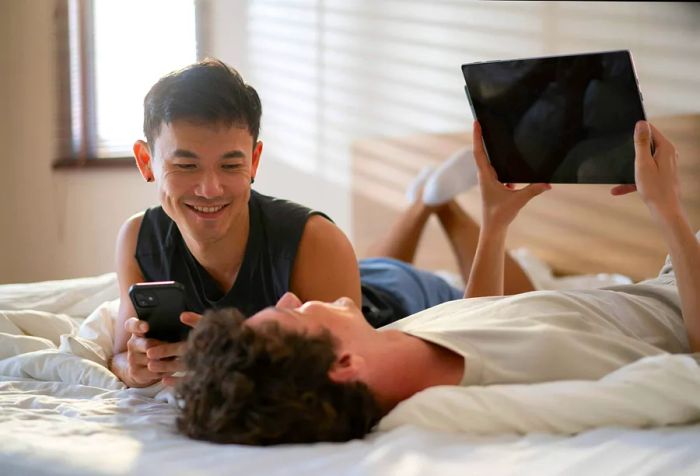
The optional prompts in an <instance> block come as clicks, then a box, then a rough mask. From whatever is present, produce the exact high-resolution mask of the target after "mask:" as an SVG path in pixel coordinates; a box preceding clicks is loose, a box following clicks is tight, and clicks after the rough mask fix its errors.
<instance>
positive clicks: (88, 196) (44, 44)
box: [0, 0, 700, 283]
mask: <svg viewBox="0 0 700 476" xmlns="http://www.w3.org/2000/svg"><path fill="white" fill-rule="evenodd" d="M199 3H200V4H201V6H202V7H203V9H204V11H205V13H206V16H205V18H208V21H207V23H206V25H204V27H203V28H201V29H200V37H201V38H202V40H203V44H202V53H203V54H208V55H212V56H218V57H220V58H222V59H223V60H224V61H227V62H229V63H231V64H233V65H236V66H237V67H239V69H240V70H241V71H242V73H243V74H244V75H245V77H246V78H247V79H248V80H249V81H250V82H251V83H253V84H254V85H256V86H257V85H258V82H260V84H261V87H260V90H261V96H262V99H263V107H264V111H265V112H264V115H263V129H262V130H263V134H267V136H263V138H264V139H265V140H266V151H265V158H264V163H263V165H262V169H261V176H260V179H259V180H258V181H256V186H257V187H258V189H259V190H261V191H263V192H267V193H274V194H276V195H280V196H285V197H287V198H291V199H295V200H298V201H301V202H304V203H307V204H309V205H311V206H313V207H317V208H320V209H322V210H324V211H326V212H328V213H329V214H330V215H331V216H333V217H334V218H335V219H336V221H337V222H338V223H339V224H340V226H341V227H342V228H343V229H345V230H346V232H348V233H350V232H351V231H352V230H350V192H349V183H348V181H349V178H348V177H349V173H348V171H349V167H348V161H349V150H348V147H349V146H350V145H351V144H352V142H353V141H354V140H356V139H358V138H362V137H364V136H366V135H367V134H369V133H370V132H371V134H373V135H379V136H381V135H395V134H402V133H414V132H418V131H420V130H421V127H423V130H424V131H454V130H459V129H461V128H466V126H467V125H468V124H467V123H468V119H469V113H468V107H467V104H466V100H465V99H464V97H463V94H462V91H461V84H460V81H461V78H460V77H459V75H458V74H457V75H454V74H453V73H452V72H450V73H448V72H447V70H450V71H452V70H454V65H455V64H458V63H460V62H466V61H469V60H470V59H475V60H476V59H484V58H485V57H496V56H498V57H509V56H518V55H521V54H528V53H533V54H551V53H556V52H560V51H586V50H598V49H606V48H611V47H615V48H619V47H623V48H624V47H629V48H631V49H632V50H633V53H634V55H635V58H636V62H637V67H638V72H639V76H640V83H641V84H642V85H643V88H644V92H645V96H646V99H647V102H646V104H647V108H648V113H649V115H650V116H653V115H658V114H668V113H676V112H699V111H700V96H698V95H697V91H698V90H699V89H700V83H699V81H700V79H699V78H700V63H699V62H698V61H697V60H696V59H697V58H698V57H700V43H699V33H698V32H699V31H700V24H699V19H700V13H699V12H700V10H699V9H698V8H699V7H697V6H696V5H693V4H690V3H688V4H680V3H676V4H654V3H642V2H639V3H624V4H623V3H619V4H618V3H607V2H604V3H595V2H593V3H588V2H570V3H569V2H476V3H474V2H454V1H453V2H435V3H431V8H430V9H428V10H421V8H422V7H421V5H426V4H427V3H426V2H419V1H410V0H409V1H406V2H397V1H383V2H368V1H359V0H358V1H356V2H340V1H330V0H328V1H325V2H314V1H311V0H304V1H300V0H297V1H294V0H290V1H288V2H271V1H263V0H259V1H253V2H243V1H226V0H199ZM284 5H292V6H293V7H295V8H296V9H297V11H298V12H303V11H304V9H305V8H308V7H313V8H312V9H315V11H317V12H318V8H319V7H320V6H327V7H329V8H330V12H331V13H332V14H335V15H336V16H337V15H338V14H343V15H344V14H345V13H347V14H348V15H349V16H348V17H347V18H349V19H350V20H351V22H350V23H349V24H344V25H343V29H342V31H341V33H342V32H348V31H350V32H351V33H352V34H353V35H355V36H356V33H359V35H360V36H359V37H358V38H360V44H361V45H362V47H361V48H360V49H359V53H358V54H357V55H356V57H354V58H352V61H354V62H355V64H356V66H357V68H359V70H360V71H362V70H364V71H365V74H364V75H363V74H360V75H359V78H360V80H361V79H362V77H363V76H366V77H367V78H370V79H373V82H372V83H367V82H365V83H362V82H360V83H357V84H354V85H353V88H356V89H354V90H348V91H349V92H356V91H357V92H359V93H356V94H349V95H346V98H345V99H343V101H345V102H340V103H338V102H337V101H338V96H329V94H330V93H331V92H333V88H332V86H334V85H333V83H332V82H329V81H331V80H336V79H337V78H338V77H337V75H336V73H335V72H334V71H333V70H331V69H328V68H327V67H328V66H332V65H333V64H335V63H334V62H333V61H335V59H334V57H332V56H328V55H329V54H331V53H334V52H335V53H338V56H337V58H343V57H344V54H345V51H344V50H342V48H343V46H342V45H343V41H345V39H346V38H344V37H343V36H342V34H340V35H339V36H338V35H337V36H336V37H333V38H336V39H337V40H338V41H339V43H337V44H333V45H332V46H333V48H330V49H328V48H327V49H326V50H324V51H325V53H324V54H325V55H326V56H321V57H320V59H319V60H318V66H320V67H326V68H325V69H324V71H326V73H325V74H326V76H325V79H324V81H325V82H324V83H323V84H325V85H326V89H325V92H323V93H322V94H321V96H324V97H326V99H328V98H329V97H330V99H333V100H334V101H335V102H328V101H326V102H325V103H322V102H320V103H319V104H324V105H323V106H322V110H320V111H321V112H320V113H319V114H317V118H319V119H318V122H315V123H314V124H315V126H314V127H317V126H323V125H324V124H325V123H326V122H328V127H331V128H332V129H324V130H322V131H321V132H320V133H318V132H315V133H314V134H316V135H315V136H314V137H315V138H314V139H313V141H314V142H313V144H314V147H313V148H314V153H315V154H316V156H315V157H312V158H311V163H313V164H321V165H320V166H318V167H316V166H314V167H308V166H306V165H304V164H308V163H309V162H308V161H306V162H304V160H302V161H301V162H299V161H296V160H295V156H296V155H297V154H294V153H293V148H290V147H288V146H287V144H285V142H284V141H283V140H281V139H280V138H282V137H284V135H283V134H282V132H287V133H289V130H288V128H289V124H290V122H289V120H288V117H290V116H289V114H290V112H289V107H288V105H285V102H284V101H285V100H284V99H282V103H280V99H279V98H280V97H283V93H284V91H285V89H284V88H283V86H285V84H284V81H277V82H274V81H273V82H270V81H269V79H268V76H266V75H265V74H266V73H265V71H268V72H269V71H270V70H269V68H267V66H266V64H265V61H267V60H269V61H275V60H278V61H279V60H280V59H281V58H280V56H274V55H272V54H271V53H269V52H268V55H267V56H265V51H264V50H263V51H260V48H261V43H260V42H261V41H262V39H261V37H260V34H261V32H262V33H264V24H263V23H261V21H262V20H261V16H260V12H261V11H269V10H270V9H273V10H274V8H277V7H279V8H285V7H284ZM452 10H454V13H451V11H452ZM273 13H274V12H273ZM52 15H53V2H52V1H49V0H46V1H43V0H28V1H25V0H0V107H1V108H2V109H1V110H2V111H3V114H2V116H1V117H0V145H2V150H3V155H2V156H1V157H0V240H1V241H0V245H1V246H0V283H8V282H26V281H34V280H44V279H58V278H68V277H78V276H87V275H93V274H98V273H103V272H107V271H110V270H112V269H113V263H112V261H113V249H114V237H115V235H116V232H117V230H118V228H119V225H120V224H121V223H122V221H123V220H124V219H125V218H126V217H128V216H129V215H131V214H133V213H135V212H137V211H139V210H141V209H143V208H145V207H147V206H150V205H152V204H153V203H154V199H155V196H154V189H153V187H149V186H148V185H146V184H145V183H143V182H142V181H141V179H140V177H139V176H138V173H137V171H136V170H135V169H124V170H122V169H119V170H117V169H112V170H92V171H88V170H65V171H55V170H53V169H52V168H51V163H52V161H53V158H54V157H53V155H52V154H53V136H54V133H53V131H54V124H53V118H54V117H55V98H54V83H55V78H54V76H55V68H54V64H53V61H54V57H53V51H52V31H53V25H52ZM430 15H433V17H431V16H430ZM434 15H444V16H446V17H449V19H450V20H451V21H452V26H451V27H450V28H447V29H445V28H443V27H442V26H440V25H439V24H438V23H436V22H437V21H438V20H439V18H438V19H436V18H435V17H434ZM283 16H284V15H283ZM341 16H342V15H341ZM320 18H321V20H323V21H324V22H325V23H324V24H325V25H329V23H328V22H329V20H330V19H332V18H334V17H331V16H329V14H326V15H325V16H322V17H320ZM376 18H380V19H381V18H385V19H388V20H389V23H388V25H389V28H387V29H377V28H375V26H376V21H377V20H376ZM290 20H291V18H290ZM340 20H342V19H340ZM340 20H339V21H340ZM422 20H424V23H425V25H424V27H425V28H423V29H421V28H418V27H419V26H421V21H422ZM460 24H464V25H465V26H466V27H465V28H464V29H462V30H461V29H460V28H459V25H460ZM348 25H350V26H348ZM261 28H263V29H262V30H261ZM314 28H315V27H314ZM348 28H352V29H351V30H348ZM392 28H394V29H396V30H393V29H392ZM397 32H403V33H402V34H411V35H413V36H412V38H413V43H411V45H413V47H415V50H416V51H417V52H422V53H421V54H422V56H420V55H419V56H418V57H416V62H418V63H419V64H422V65H423V66H424V69H425V74H426V78H431V77H432V78H437V79H440V78H445V80H444V83H443V84H441V85H440V86H439V87H438V88H437V90H438V94H437V95H435V94H433V93H432V92H431V91H430V90H428V89H426V88H425V87H422V86H421V84H420V83H419V84H417V85H415V86H414V90H412V92H411V91H408V92H407V91H406V90H405V89H402V88H401V87H398V86H397V85H398V83H397V82H396V81H395V78H393V77H392V76H391V75H392V74H393V72H395V71H397V68H396V67H393V65H392V64H391V63H390V62H386V61H385V62H381V61H376V60H375V61H373V62H371V63H370V62H369V61H370V58H371V55H372V54H375V55H380V58H381V55H384V54H389V53H390V54H394V53H395V51H394V50H396V51H403V52H404V53H406V51H405V49H403V47H402V48H399V46H397V42H396V41H395V37H396V34H398V33H397ZM419 32H422V34H425V35H427V36H425V37H421V36H419V35H418V33H419ZM523 32H526V34H524V33H523ZM392 35H393V37H394V40H392ZM446 35H447V36H449V35H457V36H456V37H455V38H457V39H458V40H459V41H461V42H463V44H464V50H459V49H454V50H447V51H446V52H445V51H443V52H442V56H441V55H440V54H439V51H438V52H436V50H435V49H434V48H433V49H431V48H430V44H428V46H426V47H425V48H422V47H421V45H420V42H421V41H423V40H421V38H424V39H426V44H427V43H429V42H428V41H427V39H430V38H433V37H435V38H443V37H444V36H446ZM331 39H332V38H331ZM292 40H293V38H292ZM285 41H287V42H288V43H290V44H292V45H293V44H296V43H298V42H294V41H290V40H289V39H288V40H285ZM431 44H434V42H433V43H431ZM352 47H353V49H352V50H351V51H358V50H357V48H358V46H357V44H354V45H352ZM339 49H340V50H339ZM248 52H252V53H253V54H254V55H255V56H254V58H255V61H251V55H249V54H248ZM387 52H388V53H387ZM408 53H411V52H410V51H409V52H408ZM494 55H495V56H494ZM363 56H367V58H368V59H367V61H366V62H365V61H363ZM337 58H336V59H337ZM436 62H437V63H436ZM433 63H436V64H437V66H436V65H435V64H433ZM430 65H432V66H430ZM431 67H432V68H433V69H434V71H431V70H430V68H431ZM266 68H267V69H266ZM321 69H323V68H321ZM372 74H374V75H375V76H372ZM430 74H433V76H430ZM448 74H449V75H450V76H448ZM441 75H442V76H441ZM377 77H379V78H380V79H382V78H383V79H382V80H381V81H377V80H376V79H377ZM358 81H359V80H358ZM432 81H433V82H435V80H432ZM439 82H440V81H438V83H439ZM276 86H279V89H276V88H275V87H276ZM363 91H365V92H367V93H373V96H372V98H373V99H372V101H371V102H368V101H363V100H362V98H363V94H362V92H363ZM402 91H403V92H402ZM336 92H337V91H336ZM341 92H342V91H341ZM266 97H269V98H270V100H269V101H268V102H266V100H265V98H266ZM353 98H355V99H353ZM319 100H320V99H319ZM287 104H289V101H288V100H287ZM397 105H399V106H401V105H403V106H405V107H406V108H408V109H410V112H411V114H408V113H407V112H406V111H407V109H406V108H404V109H402V108H401V107H397ZM285 108H286V109H285ZM324 108H325V109H324ZM353 108H354V109H353ZM350 110H352V114H350V113H349V112H350ZM285 111H286V112H285ZM291 118H292V122H291V124H294V118H295V111H294V109H293V108H292V110H291ZM265 121H267V122H265ZM296 122H297V123H298V122H300V121H299V120H298V119H297V121H296ZM285 128H286V129H285ZM288 143H289V144H291V143H292V142H291V141H290V142H288ZM331 153H334V154H335V155H333V156H332V157H330V158H329V160H326V158H327V156H328V155H329V154H331ZM328 164H331V165H328ZM409 172H410V171H409ZM409 172H407V173H409Z"/></svg>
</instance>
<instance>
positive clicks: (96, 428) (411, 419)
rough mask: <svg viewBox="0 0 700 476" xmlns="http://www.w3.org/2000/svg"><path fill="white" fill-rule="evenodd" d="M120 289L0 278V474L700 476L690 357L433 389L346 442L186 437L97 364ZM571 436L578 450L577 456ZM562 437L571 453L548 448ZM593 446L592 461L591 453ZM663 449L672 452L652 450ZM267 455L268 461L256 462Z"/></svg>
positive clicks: (98, 283) (699, 390) (160, 400)
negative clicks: (583, 377)
mask: <svg viewBox="0 0 700 476" xmlns="http://www.w3.org/2000/svg"><path fill="white" fill-rule="evenodd" d="M116 295H117V288H116V282H115V279H114V275H104V276H101V277H96V278H86V279H85V280H67V281H57V282H51V283H36V284H32V285H12V286H7V285H6V286H0V309H5V310H4V311H0V442H1V443H0V444H1V445H2V446H1V449H0V468H4V469H0V473H1V474H7V472H6V470H7V471H9V473H17V474H27V472H29V473H37V474H38V473H50V474H58V473H62V474H100V473H104V474H128V473H133V472H141V471H145V470H158V473H162V472H163V471H165V470H168V471H171V472H174V473H188V472H192V471H196V470H198V469H205V470H206V471H207V472H212V473H217V472H228V470H231V469H232V468H233V467H234V466H235V472H236V473H239V472H240V474H245V473H244V471H250V472H252V473H254V474H258V473H260V472H265V473H267V474H272V473H275V472H278V473H280V474H289V473H296V474H315V473H320V472H330V473H331V474H340V473H343V474H425V472H426V471H428V472H433V471H435V473H436V474H437V473H438V472H440V473H442V474H448V473H450V472H451V471H456V472H455V474H461V473H462V472H463V470H464V469H465V468H467V467H468V468H470V469H478V468H481V469H482V471H488V472H489V473H491V474H499V473H504V474H505V473H510V472H520V473H522V472H527V471H528V468H529V470H532V471H533V472H535V473H537V474H543V473H546V472H549V470H554V471H552V472H554V473H556V472H558V471H557V469H558V470H566V471H567V472H570V471H582V470H583V471H588V470H589V469H592V468H595V467H598V468H599V469H601V467H600V465H601V464H603V462H604V461H609V464H611V465H613V466H615V465H617V464H618V463H621V462H623V461H624V464H622V467H623V468H624V467H627V469H629V468H630V466H629V465H630V464H632V467H635V466H634V465H638V468H637V469H639V470H640V471H643V472H644V471H650V474H651V473H653V472H655V471H657V470H663V471H664V472H666V471H668V470H673V471H674V472H678V471H686V470H693V471H698V472H700V451H697V448H700V431H699V430H698V427H697V426H691V425H690V424H691V423H694V422H697V421H700V367H698V365H697V362H696V361H695V360H694V359H693V358H692V356H687V355H661V356H655V357H650V358H646V359H643V360H640V361H638V362H636V363H634V364H631V365H629V366H627V367H624V368H621V369H619V370H618V371H616V372H614V373H612V374H610V375H608V376H606V377H605V378H603V379H601V380H600V381H595V382H584V381H577V382H574V381H571V382H552V383H542V384H535V385H499V386H490V387H467V388H462V387H434V388H431V389H428V390H426V391H424V392H421V393H419V394H417V395H415V396H414V397H413V398H411V399H409V400H407V401H405V402H403V403H402V404H400V405H399V406H398V407H397V408H396V409H395V410H394V411H392V412H391V413H390V414H389V415H387V416H386V417H385V418H384V419H383V420H382V421H381V423H380V425H379V431H378V432H375V433H374V434H373V435H371V436H370V437H368V438H366V439H365V440H363V441H354V442H350V443H346V444H342V445H333V444H320V445H304V446H286V447H278V448H246V447H237V446H233V445H229V446H218V445H212V444H208V443H202V442H194V441H191V440H188V439H186V438H183V437H182V436H180V435H177V434H176V433H175V431H174V425H173V421H174V418H175V416H176V410H175V406H174V403H173V398H172V394H171V391H170V390H169V389H167V388H163V387H162V386H161V385H154V386H152V387H149V388H146V389H126V388H125V387H124V385H123V384H122V383H121V382H120V381H119V380H118V379H116V378H115V376H114V375H113V374H112V373H111V372H109V370H108V369H106V368H105V364H106V361H107V359H108V357H109V356H110V355H111V352H112V349H111V338H112V333H113V318H114V316H115V315H116V310H117V307H118V303H117V301H115V300H113V298H114V297H115V296H116ZM109 299H111V300H109ZM102 301H105V302H102ZM100 302H102V304H99V305H98V303H100ZM89 308H92V309H94V311H93V312H91V313H90V315H89V316H88V317H87V318H86V319H84V320H83V319H81V318H82V316H84V315H85V312H86V311H87V310H88V309H89ZM668 425H685V426H676V427H667V426H668ZM625 428H626V429H625ZM641 428H651V429H649V430H638V429H641ZM635 429H637V430H635ZM517 435H525V436H517ZM547 435H549V436H547ZM566 435H576V436H566ZM595 435H597V436H595ZM649 435H651V436H649ZM591 438H593V439H592V440H591ZM601 438H602V440H601ZM628 438H631V440H629V441H628V440H627V439H628ZM586 440H588V441H589V443H588V446H586V447H581V446H580V442H581V441H586ZM601 441H605V445H603V447H604V448H605V450H604V451H603V450H601V448H600V443H601ZM630 441H631V442H632V443H630ZM570 442H577V443H576V445H575V447H576V448H578V450H577V451H580V453H578V456H577V457H576V458H573V459H567V458H571V456H572V455H571V453H570V449H571V448H568V447H567V446H566V444H569V443H570ZM635 442H636V443H635ZM669 442H672V443H669ZM561 444H564V449H567V448H568V449H567V451H563V452H557V446H558V445H559V449H561V448H562V447H561ZM630 444H631V447H630ZM536 448H542V449H541V450H536ZM593 448H595V451H594V452H593V453H595V454H597V457H593V453H591V452H587V451H586V449H588V450H591V449H593ZM476 449H478V451H477V450H476ZM533 451H534V452H533ZM668 451H671V452H672V454H673V458H667V457H663V458H661V457H660V455H662V454H664V455H665V454H667V452H668ZM270 452H272V454H274V458H272V459H270V458H262V459H261V455H263V454H265V455H270ZM567 455H568V456H567ZM652 455H653V456H654V457H655V458H657V459H656V460H655V461H656V463H654V464H650V463H649V462H648V459H649V457H650V456H652ZM513 458H515V461H514V460H513ZM583 461H586V462H587V464H585V465H582V462H583ZM645 461H646V463H644V462H645ZM544 462H548V464H549V466H548V467H543V466H542V464H543V463H544ZM513 465H515V466H513ZM421 468H422V470H421ZM440 468H442V470H444V471H437V470H438V469H440ZM518 468H519V469H518ZM538 468H539V469H538ZM689 474H690V473H689Z"/></svg>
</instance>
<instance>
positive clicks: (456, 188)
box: [423, 147, 477, 206]
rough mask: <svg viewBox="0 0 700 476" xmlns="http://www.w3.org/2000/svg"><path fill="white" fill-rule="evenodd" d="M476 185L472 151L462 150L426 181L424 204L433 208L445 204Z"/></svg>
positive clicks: (469, 149)
mask: <svg viewBox="0 0 700 476" xmlns="http://www.w3.org/2000/svg"><path fill="white" fill-rule="evenodd" d="M476 184H477V177H476V163H475V162H474V157H473V156H472V149H471V148H470V147H469V148H464V149H460V150H458V151H457V152H455V153H454V154H452V155H451V156H450V157H449V158H448V159H447V160H446V161H445V162H443V163H442V164H440V166H439V167H438V168H437V169H435V171H434V172H433V173H432V175H430V177H428V180H426V181H425V188H424V189H423V203H425V204H426V205H431V206H434V205H440V204H443V203H445V202H447V201H449V200H451V199H453V198H454V197H456V196H457V195H459V194H460V193H462V192H466V191H467V190H469V189H470V188H472V187H473V186H474V185H476Z"/></svg>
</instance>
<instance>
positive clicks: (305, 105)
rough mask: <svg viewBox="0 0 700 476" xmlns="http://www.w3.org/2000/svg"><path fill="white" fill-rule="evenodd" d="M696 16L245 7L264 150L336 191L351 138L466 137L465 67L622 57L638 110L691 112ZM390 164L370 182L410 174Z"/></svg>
mask: <svg viewBox="0 0 700 476" xmlns="http://www.w3.org/2000/svg"><path fill="white" fill-rule="evenodd" d="M698 11H699V10H698V7H697V5H693V4H692V3H668V4H664V3H644V2H480V1H468V0H462V1H460V0H434V1H424V0H382V1H377V0H287V1H284V2H281V1H275V0H251V2H250V8H249V9H248V12H249V13H248V16H249V18H248V45H249V47H248V58H249V60H248V64H249V68H250V72H249V74H248V76H249V77H248V78H246V79H247V80H248V81H250V82H251V83H252V84H253V85H254V86H255V87H256V88H257V89H258V91H259V93H260V96H261V99H262V103H263V123H262V136H261V137H262V138H263V140H265V143H266V149H265V150H266V154H267V155H268V156H270V155H272V156H274V157H275V158H278V159H280V160H284V161H286V162H288V163H290V164H293V165H294V166H296V167H298V168H300V169H302V170H304V171H306V172H309V173H312V174H316V175H319V176H323V177H325V178H328V179H331V180H337V181H339V182H345V181H346V179H347V177H348V175H349V174H348V170H349V167H348V163H349V160H350V159H349V157H350V153H351V147H352V145H353V144H354V143H356V141H357V140H360V139H367V138H372V137H379V136H384V137H388V136H406V135H411V134H415V133H421V132H426V133H434V132H455V131H465V132H466V131H467V130H468V129H469V126H470V124H471V121H472V117H471V111H470V108H469V105H468V102H467V99H466V97H465V94H464V90H463V87H464V80H463V77H462V74H461V71H460V65H461V64H463V63H467V62H473V61H487V60H497V59H507V58H517V57H527V56H541V55H551V54H570V53H577V52H586V51H605V50H613V49H630V50H631V51H632V53H633V55H634V58H635V62H636V66H637V71H638V73H639V77H640V83H641V85H642V88H643V91H644V96H645V100H646V107H647V113H648V114H650V115H655V114H656V115H658V114H669V113H678V112H683V111H689V112H691V111H693V110H697V101H695V102H694V103H693V101H692V100H690V101H689V98H695V97H697V95H696V94H695V92H696V91H697V88H698V87H700V83H699V80H698V78H700V62H697V61H695V62H694V61H692V60H691V59H694V58H696V57H698V54H700V35H698V26H699V23H698V20H699V19H700V16H699V15H698ZM416 147H420V145H419V144H417V145H416ZM424 147H426V148H429V147H430V146H429V145H428V144H426V145H424ZM399 162H400V161H399V160H398V159H397V158H392V157H378V158H377V172H376V174H375V175H377V179H378V180H383V181H386V182H391V181H392V177H395V176H404V178H405V177H410V176H413V175H414V174H415V173H416V172H417V170H415V168H413V167H412V166H411V165H410V164H408V165H406V164H405V163H404V164H403V165H402V164H400V163H399ZM392 163H393V164H394V165H392ZM381 170H384V171H385V173H383V174H382V173H381V172H380V171H381ZM397 182H405V180H403V181H397Z"/></svg>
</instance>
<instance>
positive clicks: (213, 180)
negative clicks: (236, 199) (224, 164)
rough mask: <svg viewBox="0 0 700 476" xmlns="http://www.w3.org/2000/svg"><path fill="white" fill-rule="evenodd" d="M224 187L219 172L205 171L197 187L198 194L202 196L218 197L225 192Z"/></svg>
mask: <svg viewBox="0 0 700 476" xmlns="http://www.w3.org/2000/svg"><path fill="white" fill-rule="evenodd" d="M223 191H224V187H223V184H222V182H221V178H220V177H219V175H218V173H217V172H216V171H213V170H209V171H205V172H204V174H203V175H202V178H201V180H200V182H199V184H198V187H197V195H199V196H200V197H202V198H216V197H219V196H221V195H222V194H223Z"/></svg>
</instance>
